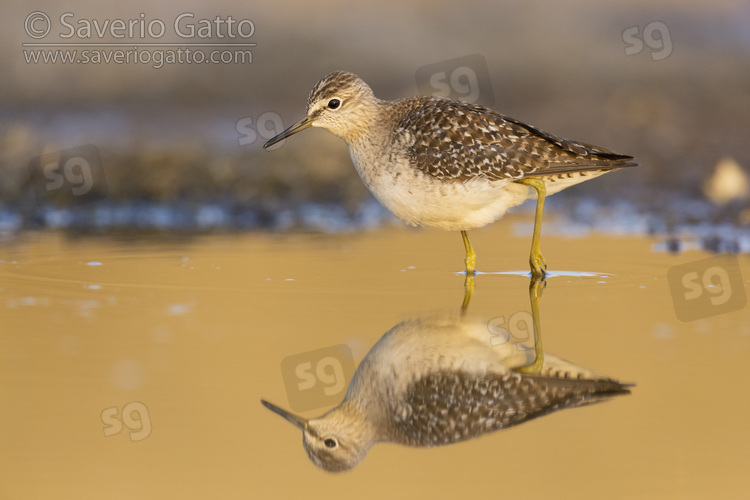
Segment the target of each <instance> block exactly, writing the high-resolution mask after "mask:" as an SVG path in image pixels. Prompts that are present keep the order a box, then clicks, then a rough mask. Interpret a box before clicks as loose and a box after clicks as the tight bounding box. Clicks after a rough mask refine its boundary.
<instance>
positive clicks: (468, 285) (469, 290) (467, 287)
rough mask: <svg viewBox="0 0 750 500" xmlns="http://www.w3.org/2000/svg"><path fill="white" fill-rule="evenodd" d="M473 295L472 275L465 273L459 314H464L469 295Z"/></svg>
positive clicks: (469, 298)
mask: <svg viewBox="0 0 750 500" xmlns="http://www.w3.org/2000/svg"><path fill="white" fill-rule="evenodd" d="M472 295H474V275H473V274H471V275H469V274H467V275H466V279H465V280H464V301H463V303H462V304H461V314H465V313H466V310H467V309H468V308H469V302H471V296H472Z"/></svg>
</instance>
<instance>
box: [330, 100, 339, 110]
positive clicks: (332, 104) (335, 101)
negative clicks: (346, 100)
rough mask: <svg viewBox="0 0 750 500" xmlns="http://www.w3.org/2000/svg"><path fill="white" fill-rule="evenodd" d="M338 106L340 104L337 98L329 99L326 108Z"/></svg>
mask: <svg viewBox="0 0 750 500" xmlns="http://www.w3.org/2000/svg"><path fill="white" fill-rule="evenodd" d="M339 106H341V101H339V100H338V99H331V100H330V101H328V109H336V108H338V107H339Z"/></svg>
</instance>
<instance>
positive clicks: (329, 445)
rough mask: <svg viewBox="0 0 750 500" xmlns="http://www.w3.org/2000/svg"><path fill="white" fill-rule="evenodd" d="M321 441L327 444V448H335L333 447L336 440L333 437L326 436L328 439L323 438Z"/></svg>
mask: <svg viewBox="0 0 750 500" xmlns="http://www.w3.org/2000/svg"><path fill="white" fill-rule="evenodd" d="M323 442H324V443H325V445H326V446H327V447H328V448H335V447H336V444H337V443H336V440H335V439H331V438H328V439H326V440H325V441H323Z"/></svg>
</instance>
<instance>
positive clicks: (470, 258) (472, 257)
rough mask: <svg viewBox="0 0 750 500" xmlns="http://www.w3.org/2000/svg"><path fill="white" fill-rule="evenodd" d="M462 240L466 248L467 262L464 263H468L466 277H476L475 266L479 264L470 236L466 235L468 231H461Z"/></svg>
mask: <svg viewBox="0 0 750 500" xmlns="http://www.w3.org/2000/svg"><path fill="white" fill-rule="evenodd" d="M461 238H463V240H464V247H465V248H466V260H465V261H464V262H465V263H466V276H467V277H468V276H474V274H476V271H475V270H474V266H475V265H476V263H477V254H475V253H474V248H473V247H472V246H471V243H470V242H469V235H468V234H466V231H461Z"/></svg>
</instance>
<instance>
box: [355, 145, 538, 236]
mask: <svg viewBox="0 0 750 500" xmlns="http://www.w3.org/2000/svg"><path fill="white" fill-rule="evenodd" d="M349 152H350V154H351V157H352V161H353V162H354V166H355V167H356V169H357V173H359V176H360V177H361V178H362V180H363V181H364V183H365V185H366V186H367V187H368V189H369V190H370V191H371V192H372V194H373V195H374V196H375V198H377V199H378V201H380V203H382V204H383V205H384V206H385V207H386V208H387V209H388V210H390V211H391V212H392V213H393V214H394V215H395V216H396V217H398V218H399V219H401V220H402V221H404V222H405V223H406V224H409V225H412V226H429V227H437V228H440V229H445V230H449V231H458V230H468V229H473V228H477V227H482V226H485V225H487V224H489V223H491V222H494V221H495V220H497V219H499V218H500V217H502V216H503V215H504V214H505V212H507V211H508V209H509V208H511V207H514V206H517V205H520V204H521V203H523V202H524V201H526V200H527V199H529V198H530V190H529V188H528V187H526V186H523V185H520V184H516V183H512V182H509V181H507V180H499V181H489V180H486V179H475V180H471V181H467V182H450V181H449V182H446V181H441V180H439V179H437V178H435V177H433V176H431V175H429V174H424V173H423V172H421V171H420V170H418V169H415V168H414V167H412V166H411V165H410V164H409V162H408V160H407V159H405V158H397V159H393V158H391V160H392V161H388V160H389V159H386V158H383V162H384V164H383V165H372V164H367V163H369V162H367V163H365V162H363V161H362V159H363V158H362V157H363V156H369V155H362V154H359V155H358V154H357V152H355V151H354V150H353V149H350V150H349Z"/></svg>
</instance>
